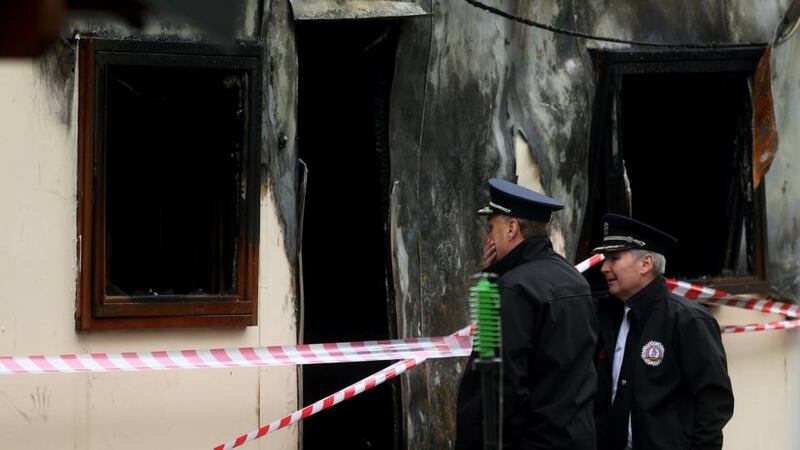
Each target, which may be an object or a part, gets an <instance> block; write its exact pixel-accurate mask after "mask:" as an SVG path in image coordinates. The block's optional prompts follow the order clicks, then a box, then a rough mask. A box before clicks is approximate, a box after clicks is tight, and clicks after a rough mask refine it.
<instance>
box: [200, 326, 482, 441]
mask: <svg viewBox="0 0 800 450" xmlns="http://www.w3.org/2000/svg"><path fill="white" fill-rule="evenodd" d="M471 333H472V326H471V325H470V326H467V327H464V328H462V329H460V330H458V331H457V332H455V333H453V334H452V335H451V336H458V337H466V338H468V339H471V338H470V335H471ZM423 361H425V358H410V359H406V360H404V361H400V362H397V363H394V364H392V365H391V366H389V367H387V368H385V369H383V370H381V371H380V372H378V373H375V374H373V375H370V376H368V377H366V378H364V379H363V380H361V381H358V382H356V383H353V384H351V385H350V386H348V387H346V388H344V389H342V390H340V391H338V392H336V393H335V394H331V395H329V396H327V397H325V398H323V399H322V400H318V401H316V402H314V403H312V404H310V405H308V406H306V407H305V408H303V409H300V410H297V411H295V412H293V413H291V414H289V415H287V416H284V417H282V418H280V419H278V420H276V421H274V422H271V423H269V424H267V425H264V426H263V427H261V428H259V429H257V430H254V431H251V432H249V433H247V434H243V435H241V436H239V437H237V438H236V439H234V440H232V441H229V442H226V443H224V444H220V445H218V446H216V447H214V450H231V449H234V448H236V447H239V446H241V445H244V444H245V443H247V442H250V441H254V440H256V439H258V438H261V437H264V436H266V435H268V434H270V433H273V432H275V431H278V430H280V429H281V428H285V427H287V426H289V425H291V424H293V423H295V422H299V421H300V420H303V419H305V418H306V417H308V416H311V415H313V414H316V413H318V412H320V411H322V410H323V409H327V408H330V407H331V406H333V405H336V404H338V403H341V402H343V401H345V400H347V399H349V398H351V397H353V396H355V395H358V394H360V393H362V392H364V391H367V390H369V389H372V388H374V387H375V386H377V385H379V384H381V383H383V382H385V381H388V380H391V379H392V378H395V377H396V376H398V375H400V374H401V373H403V372H405V371H407V370H410V369H412V368H414V367H416V366H417V365H419V364H420V363H422V362H423Z"/></svg>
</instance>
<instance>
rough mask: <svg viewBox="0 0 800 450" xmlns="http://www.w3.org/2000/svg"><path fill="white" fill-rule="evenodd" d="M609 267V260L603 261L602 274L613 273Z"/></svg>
mask: <svg viewBox="0 0 800 450" xmlns="http://www.w3.org/2000/svg"><path fill="white" fill-rule="evenodd" d="M609 266H610V264H609V263H608V260H607V259H606V260H604V261H603V265H601V266H600V272H602V273H608V272H611V268H610V267H609Z"/></svg>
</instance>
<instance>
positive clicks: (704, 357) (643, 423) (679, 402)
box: [596, 277, 733, 450]
mask: <svg viewBox="0 0 800 450" xmlns="http://www.w3.org/2000/svg"><path fill="white" fill-rule="evenodd" d="M627 304H628V306H629V307H630V309H631V311H630V313H629V314H628V318H629V324H630V331H629V332H628V339H627V342H626V345H625V356H624V358H623V363H622V368H621V370H620V376H619V381H618V383H617V384H618V388H617V398H618V399H627V400H626V401H627V402H628V404H629V408H630V409H629V410H630V419H631V429H632V437H633V448H634V449H635V450H639V449H641V450H659V449H665V450H666V449H669V450H679V449H692V450H701V449H702V450H706V449H720V448H722V427H723V426H725V424H726V423H727V422H728V420H729V419H730V418H731V416H732V415H733V391H732V390H731V381H730V378H728V370H727V363H726V359H725V349H724V348H723V346H722V339H721V337H720V331H719V325H718V324H717V322H716V320H715V319H714V318H713V317H712V316H711V314H709V312H708V311H706V309H705V308H704V307H702V306H700V305H698V304H696V303H692V302H690V301H688V300H685V299H683V298H681V297H679V296H677V295H673V294H670V293H669V292H668V291H667V286H666V284H665V283H664V279H663V278H661V277H659V278H657V279H656V280H654V281H653V282H651V283H650V284H648V285H647V286H646V287H644V288H643V289H642V290H641V291H639V292H637V293H636V294H635V295H633V296H632V297H631V298H630V299H628V303H627ZM622 314H623V303H622V302H621V301H620V300H618V299H616V298H614V297H606V298H604V299H601V300H600V305H599V318H600V345H599V346H598V352H597V373H598V397H597V401H596V411H597V417H596V418H597V429H598V444H599V445H598V449H600V450H616V449H614V448H613V447H612V446H610V445H609V443H608V440H609V436H610V435H609V427H608V424H609V421H608V420H607V419H608V417H609V411H610V405H611V383H612V376H611V370H612V362H613V358H614V346H615V345H616V340H617V333H618V330H619V327H620V323H621V322H622ZM623 380H624V381H623ZM615 401H616V400H615Z"/></svg>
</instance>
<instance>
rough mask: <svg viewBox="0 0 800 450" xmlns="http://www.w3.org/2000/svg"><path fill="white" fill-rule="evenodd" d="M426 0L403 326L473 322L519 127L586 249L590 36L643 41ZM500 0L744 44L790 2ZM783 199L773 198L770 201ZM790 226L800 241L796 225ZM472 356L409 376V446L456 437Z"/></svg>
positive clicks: (405, 106)
mask: <svg viewBox="0 0 800 450" xmlns="http://www.w3.org/2000/svg"><path fill="white" fill-rule="evenodd" d="M418 3H420V4H421V5H422V6H423V7H425V8H427V9H428V10H429V11H431V12H432V17H430V18H427V19H419V20H414V21H409V22H407V23H406V24H405V25H404V28H403V30H402V33H401V38H400V44H399V49H398V55H397V64H396V67H397V69H396V76H395V83H394V87H393V102H392V117H391V130H390V132H391V144H392V148H391V151H392V170H393V178H394V179H395V180H397V186H396V191H395V198H394V204H395V206H396V207H395V210H394V216H393V217H394V221H395V226H394V227H393V230H392V232H393V233H394V248H393V250H394V256H395V263H396V265H397V267H396V270H397V272H398V274H397V276H396V277H395V281H396V283H397V284H398V286H397V292H398V297H399V300H398V304H399V306H398V322H399V330H400V334H401V335H406V336H432V335H441V334H446V333H450V332H452V331H454V330H456V329H458V328H460V327H461V326H463V325H464V324H466V323H467V302H466V299H467V287H468V283H469V276H470V275H471V274H472V273H474V272H475V271H476V270H477V269H478V262H479V244H480V239H481V236H482V233H483V229H484V224H483V223H482V222H481V221H480V220H479V219H477V218H476V217H475V216H474V214H473V212H474V210H475V209H476V207H477V206H478V205H479V204H481V202H483V201H485V196H486V192H485V188H484V184H483V183H484V181H485V180H486V179H487V178H489V177H492V176H496V177H504V178H513V176H514V175H518V174H519V172H518V170H519V168H518V167H516V161H517V158H515V149H518V147H519V146H515V142H520V140H519V139H517V138H518V137H522V141H524V142H527V143H528V146H527V147H525V146H523V149H525V150H527V151H529V152H530V153H531V155H530V156H531V158H530V160H531V161H533V162H534V165H535V166H538V167H535V168H536V169H538V175H537V176H538V177H539V178H540V181H541V186H542V188H543V190H544V192H545V193H546V194H548V195H551V196H553V197H556V198H559V199H561V200H564V201H565V202H566V204H567V207H566V209H565V210H564V211H563V212H562V213H560V214H557V215H556V216H557V217H556V220H557V228H560V229H561V230H562V232H563V238H564V241H565V245H564V252H565V256H566V257H567V259H568V260H572V259H573V258H574V257H575V252H576V247H577V244H578V235H579V233H580V231H581V226H582V222H583V213H584V211H585V209H586V198H587V187H586V186H587V155H588V148H589V139H590V123H591V119H592V117H591V105H592V101H593V99H594V96H595V94H596V92H595V76H596V74H595V73H594V71H593V68H592V66H591V61H590V59H589V56H588V53H587V49H588V48H617V47H618V48H628V47H629V46H627V45H620V44H605V43H601V42H597V41H590V40H586V39H579V38H573V37H570V36H566V35H561V34H554V33H551V32H549V31H544V30H540V29H536V28H532V27H528V26H525V25H522V24H519V23H515V22H512V21H510V20H507V19H504V18H500V17H497V16H495V15H492V14H489V13H487V12H485V11H482V10H480V9H477V8H475V7H473V6H471V5H470V4H468V3H467V2H465V1H457V0H453V1H431V2H428V1H420V2H418ZM486 3H490V4H492V5H493V6H495V7H498V8H500V9H502V10H504V11H507V12H509V13H511V14H514V15H517V16H520V17H525V18H530V19H534V20H537V21H540V22H543V23H546V24H550V25H553V26H556V27H560V28H565V29H573V30H580V31H583V32H586V33H590V34H595V35H601V36H603V35H605V36H610V37H615V38H622V39H632V40H641V41H651V42H656V43H669V44H681V43H698V42H716V43H721V44H726V43H728V44H730V43H740V42H748V43H765V42H767V41H768V40H769V39H770V37H771V34H772V32H773V30H774V27H775V25H776V24H777V22H778V20H779V19H780V16H781V14H782V12H783V10H784V8H785V7H786V3H787V2H783V1H774V2H767V3H766V4H759V5H757V6H756V5H754V4H753V3H752V2H746V1H727V2H700V3H696V4H692V5H686V4H685V3H683V2H661V3H652V2H646V3H642V2H637V1H625V2H622V3H620V2H610V1H604V2H599V3H598V2H594V3H587V2H574V1H552V2H536V3H528V2H512V1H501V2H486ZM634 48H635V47H634ZM527 170H530V169H527ZM787 186H788V184H787ZM774 188H775V187H773V188H770V189H774ZM786 189H789V187H787V188H786ZM786 198H787V199H788V198H791V197H786ZM795 198H796V197H795ZM784 201H786V200H784ZM779 208H780V206H779V203H776V201H775V200H771V201H770V205H768V209H770V210H772V211H778V210H779ZM770 214H771V215H770V217H769V220H771V221H773V220H778V218H777V217H775V216H774V214H777V212H773V213H770ZM779 234H781V235H782V236H783V237H778V239H789V240H791V241H792V242H796V241H797V237H798V236H797V234H798V232H797V231H796V230H795V231H792V230H791V229H790V228H787V229H783V228H782V230H781V231H780V232H779ZM770 239H774V237H773V236H772V235H771V236H770ZM792 255H796V252H793V253H792V252H787V253H786V254H785V255H784V256H781V257H780V259H783V260H784V261H783V262H782V263H783V264H794V263H790V262H789V261H791V258H792ZM770 256H773V257H774V255H772V254H771V255H770ZM795 260H796V257H795ZM773 263H775V261H773ZM778 264H781V262H778ZM792 270H793V271H794V272H792ZM792 270H789V271H788V273H790V274H791V273H794V274H796V273H797V270H796V268H793V269H792ZM461 370H462V367H461V365H459V363H458V362H456V361H440V362H435V363H432V362H426V363H425V365H424V366H422V367H420V368H419V369H417V370H416V371H415V372H414V373H411V374H409V375H408V376H407V377H406V378H404V395H405V398H404V406H405V407H406V427H407V439H408V448H450V447H451V445H452V444H453V443H452V436H453V429H454V423H455V392H456V386H457V385H458V380H459V377H460V373H461Z"/></svg>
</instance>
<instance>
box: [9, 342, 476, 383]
mask: <svg viewBox="0 0 800 450" xmlns="http://www.w3.org/2000/svg"><path fill="white" fill-rule="evenodd" d="M471 351H472V342H471V338H470V337H469V335H452V336H444V337H431V338H407V339H395V340H383V341H360V342H339V343H331V344H310V345H294V346H288V345H282V346H272V347H242V348H227V349H225V348H218V349H210V350H181V351H159V352H139V353H134V352H123V353H88V354H83V355H57V356H43V355H35V356H25V357H18V356H0V374H14V373H49V372H62V373H74V372H116V371H145V370H168V369H204V368H215V367H219V368H223V367H260V366H286V365H301V364H323V363H343V362H365V361H391V360H398V359H408V358H425V359H427V358H451V357H454V356H468V355H469V354H470V352H471Z"/></svg>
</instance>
